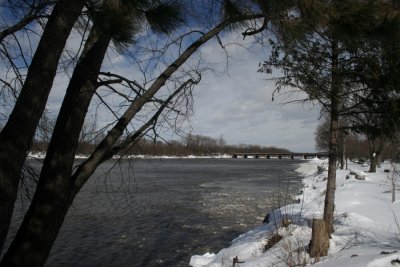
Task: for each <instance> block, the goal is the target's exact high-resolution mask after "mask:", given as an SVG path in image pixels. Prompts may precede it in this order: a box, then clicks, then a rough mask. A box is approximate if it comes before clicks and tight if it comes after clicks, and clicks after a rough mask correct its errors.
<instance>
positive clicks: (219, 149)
mask: <svg viewBox="0 0 400 267" xmlns="http://www.w3.org/2000/svg"><path fill="white" fill-rule="evenodd" d="M47 146H48V142H43V141H35V142H34V143H33V144H32V148H31V151H32V152H45V151H46V150H47ZM95 147H96V143H95V142H81V143H80V144H79V148H78V153H79V154H90V153H91V152H93V150H94V148H95ZM234 152H252V153H266V152H268V153H274V152H275V153H280V152H281V153H285V152H290V151H289V150H287V149H284V148H277V147H274V146H269V147H265V146H259V145H248V144H238V145H228V144H226V142H225V140H224V138H223V137H222V136H221V137H219V138H212V137H208V136H203V135H193V134H189V135H187V136H186V137H185V138H182V140H180V141H179V140H171V141H160V140H156V141H154V140H151V139H146V138H142V139H141V140H139V141H138V142H137V143H136V144H135V145H133V146H132V147H128V148H126V149H125V151H124V152H123V153H124V155H149V156H188V155H195V156H209V155H218V154H233V153H234Z"/></svg>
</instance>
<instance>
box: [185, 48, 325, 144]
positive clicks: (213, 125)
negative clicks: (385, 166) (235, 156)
mask: <svg viewBox="0 0 400 267" xmlns="http://www.w3.org/2000/svg"><path fill="white" fill-rule="evenodd" d="M213 47H214V49H212V48H210V47H207V48H206V49H205V50H203V53H206V52H207V53H211V54H212V58H213V61H214V66H216V67H217V68H218V69H217V71H215V72H214V73H212V74H210V73H209V75H207V76H206V77H204V79H203V81H202V83H201V85H200V86H199V87H198V88H197V89H196V90H197V91H196V92H197V94H196V98H195V102H194V109H195V114H194V116H193V117H192V118H191V126H192V128H193V133H196V134H203V135H207V136H211V137H218V136H220V135H221V134H222V135H223V136H224V138H225V140H226V141H227V142H228V143H231V144H238V143H246V144H259V145H266V146H270V145H271V146H278V147H284V148H287V149H290V150H292V151H299V152H310V151H314V130H315V128H316V125H317V124H318V114H319V107H318V106H316V107H312V105H310V104H304V105H300V104H294V103H293V104H286V105H282V104H281V103H282V102H286V101H288V100H294V99H295V98H304V97H305V95H294V96H292V97H291V98H289V99H287V98H286V97H283V96H281V97H277V99H276V100H275V101H272V92H273V90H274V84H273V83H272V82H267V81H266V80H265V76H264V75H263V74H261V73H258V72H257V69H258V64H259V62H261V61H262V60H263V53H262V51H261V49H258V51H257V49H255V48H254V47H250V48H251V49H250V50H249V49H245V48H242V47H240V46H238V45H236V46H233V47H234V49H233V50H229V51H228V52H229V53H230V55H231V58H230V59H229V66H228V71H227V72H225V73H224V74H222V75H221V74H220V73H221V72H222V71H221V69H224V68H226V65H225V64H226V61H225V60H226V58H225V57H226V55H225V54H224V53H223V51H222V52H216V50H215V46H213ZM220 50H222V49H220ZM218 61H219V62H220V63H219V64H217V62H218Z"/></svg>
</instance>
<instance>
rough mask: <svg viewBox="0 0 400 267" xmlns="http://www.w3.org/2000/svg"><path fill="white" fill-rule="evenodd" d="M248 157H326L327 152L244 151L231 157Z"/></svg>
mask: <svg viewBox="0 0 400 267" xmlns="http://www.w3.org/2000/svg"><path fill="white" fill-rule="evenodd" d="M239 157H241V158H248V157H253V158H255V159H258V158H266V159H270V158H279V159H282V158H291V159H294V158H295V157H301V158H304V159H307V158H327V157H328V153H299V152H289V153H245V152H238V153H233V154H232V158H239Z"/></svg>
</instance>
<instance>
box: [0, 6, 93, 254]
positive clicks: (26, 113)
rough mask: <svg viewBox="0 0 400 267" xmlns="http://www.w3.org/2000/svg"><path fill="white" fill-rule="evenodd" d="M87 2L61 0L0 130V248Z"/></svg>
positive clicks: (48, 23) (47, 25)
mask: <svg viewBox="0 0 400 267" xmlns="http://www.w3.org/2000/svg"><path fill="white" fill-rule="evenodd" d="M84 2H85V1H83V0H60V1H59V2H58V3H57V4H56V6H55V7H54V9H53V12H52V14H51V16H50V18H49V20H48V22H47V24H46V27H45V29H44V32H43V35H42V38H41V40H40V42H39V44H38V47H37V49H36V52H35V55H34V57H33V59H32V61H31V63H30V66H29V70H28V74H27V76H26V79H25V81H24V85H23V87H22V89H21V92H20V94H19V96H18V100H17V102H16V104H15V106H14V109H13V111H12V113H11V115H10V116H9V118H8V121H7V123H6V125H5V126H4V129H3V130H2V132H1V133H0V251H1V250H2V248H3V245H4V241H5V239H6V236H7V233H8V228H9V224H10V220H11V216H12V212H13V208H14V202H15V199H16V196H17V190H18V185H19V181H20V176H21V170H22V166H23V164H24V161H25V157H26V155H27V152H28V149H29V146H30V143H31V140H32V138H33V135H34V132H35V129H36V127H37V125H38V123H39V120H40V117H41V115H42V113H43V111H44V109H45V106H46V102H47V98H48V95H49V92H50V89H51V87H52V84H53V80H54V77H55V75H56V70H57V65H58V61H59V58H60V55H61V53H62V51H63V49H64V46H65V44H66V41H67V38H68V36H69V34H70V32H71V30H72V27H73V25H74V23H75V21H76V20H77V19H78V17H79V15H80V13H81V10H82V8H83V6H84ZM21 127H23V130H22V129H21Z"/></svg>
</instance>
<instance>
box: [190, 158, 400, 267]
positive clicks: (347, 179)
mask: <svg viewBox="0 0 400 267" xmlns="http://www.w3.org/2000/svg"><path fill="white" fill-rule="evenodd" d="M349 168H350V169H351V170H352V172H353V173H354V172H355V173H363V172H364V173H365V174H366V176H365V180H358V179H355V176H354V175H349V174H350V171H346V170H338V172H337V190H336V201H335V202H336V209H335V222H334V227H335V233H334V234H333V235H332V238H331V240H330V250H329V255H328V256H326V257H324V258H321V259H310V258H309V257H308V254H307V246H308V244H309V241H310V239H311V221H312V219H313V218H322V214H323V207H324V197H325V188H326V180H325V177H326V176H327V173H326V162H325V161H320V160H318V159H315V160H311V161H308V162H306V163H304V164H301V166H300V167H299V168H298V169H297V171H298V172H299V173H301V174H302V175H304V181H303V183H304V188H303V191H302V194H301V195H300V196H298V198H299V199H300V203H298V204H293V205H289V206H285V207H282V208H281V209H278V210H275V211H274V212H272V213H271V214H270V222H269V223H266V224H263V225H261V226H259V227H257V228H255V229H252V230H250V231H248V232H247V233H244V234H242V235H241V236H239V237H238V238H236V239H235V240H233V241H232V245H231V246H230V247H228V248H225V249H222V250H221V251H219V252H218V253H217V254H213V253H206V254H205V255H203V256H192V258H191V260H190V265H191V266H193V267H204V266H209V267H222V266H229V267H231V266H240V267H255V266H260V267H261V266H265V267H267V266H294V265H296V264H299V265H296V266H303V265H305V264H312V263H316V262H318V266H321V267H334V266H340V267H351V266H367V267H378V266H379V267H384V266H391V267H392V266H400V224H399V222H400V201H396V202H394V203H392V201H391V181H390V180H389V178H388V176H389V175H391V172H389V173H385V172H384V170H385V169H390V164H389V163H384V164H383V165H382V167H381V168H378V170H377V173H367V170H368V167H365V166H364V167H363V166H361V165H357V164H355V163H351V164H349ZM282 219H283V220H282ZM282 222H283V223H282ZM283 224H284V225H283ZM273 241H274V242H273Z"/></svg>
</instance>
